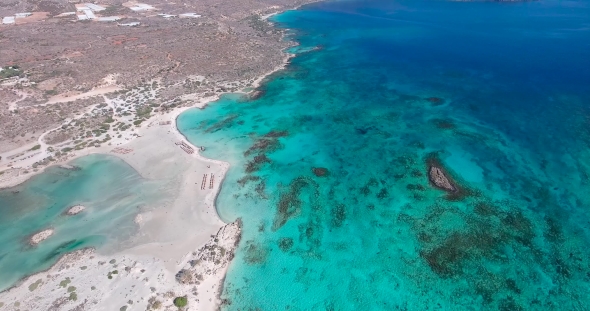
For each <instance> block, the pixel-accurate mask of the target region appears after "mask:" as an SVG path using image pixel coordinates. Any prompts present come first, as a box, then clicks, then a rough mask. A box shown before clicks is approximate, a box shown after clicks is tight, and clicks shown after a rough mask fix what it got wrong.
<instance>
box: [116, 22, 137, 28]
mask: <svg viewBox="0 0 590 311" xmlns="http://www.w3.org/2000/svg"><path fill="white" fill-rule="evenodd" d="M140 24H141V23H140V22H133V23H126V24H119V26H124V27H135V26H139V25H140Z"/></svg>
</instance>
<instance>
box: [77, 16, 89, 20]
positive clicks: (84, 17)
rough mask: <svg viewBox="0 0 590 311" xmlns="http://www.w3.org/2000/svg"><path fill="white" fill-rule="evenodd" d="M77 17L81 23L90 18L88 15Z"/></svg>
mask: <svg viewBox="0 0 590 311" xmlns="http://www.w3.org/2000/svg"><path fill="white" fill-rule="evenodd" d="M77 16H78V20H79V21H85V20H87V19H88V16H86V15H77Z"/></svg>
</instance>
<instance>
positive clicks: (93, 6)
mask: <svg viewBox="0 0 590 311" xmlns="http://www.w3.org/2000/svg"><path fill="white" fill-rule="evenodd" d="M85 5H86V7H87V8H89V9H91V10H92V11H94V12H100V11H104V10H106V8H105V7H102V6H100V5H97V4H94V3H86V4H85Z"/></svg>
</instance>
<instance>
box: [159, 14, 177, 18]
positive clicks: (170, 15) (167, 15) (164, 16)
mask: <svg viewBox="0 0 590 311" xmlns="http://www.w3.org/2000/svg"><path fill="white" fill-rule="evenodd" d="M158 16H162V17H163V18H172V17H176V15H172V14H158Z"/></svg>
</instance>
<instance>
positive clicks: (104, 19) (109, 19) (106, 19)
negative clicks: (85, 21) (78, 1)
mask: <svg viewBox="0 0 590 311" xmlns="http://www.w3.org/2000/svg"><path fill="white" fill-rule="evenodd" d="M120 19H121V18H120V17H119V16H105V17H99V18H97V19H96V20H97V21H99V22H115V21H118V20H120Z"/></svg>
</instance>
